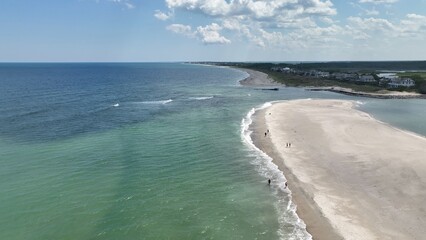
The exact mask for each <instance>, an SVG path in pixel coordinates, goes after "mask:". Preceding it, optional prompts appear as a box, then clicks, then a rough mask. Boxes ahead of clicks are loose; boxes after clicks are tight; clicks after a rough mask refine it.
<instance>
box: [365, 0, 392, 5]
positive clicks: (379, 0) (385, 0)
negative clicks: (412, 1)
mask: <svg viewBox="0 0 426 240" xmlns="http://www.w3.org/2000/svg"><path fill="white" fill-rule="evenodd" d="M359 2H360V3H374V4H383V3H387V4H389V3H396V2H398V0H359Z"/></svg>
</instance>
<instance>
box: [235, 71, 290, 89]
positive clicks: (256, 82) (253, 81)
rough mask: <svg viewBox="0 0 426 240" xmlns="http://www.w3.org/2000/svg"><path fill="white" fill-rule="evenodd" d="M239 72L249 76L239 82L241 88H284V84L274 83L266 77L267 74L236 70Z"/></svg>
mask: <svg viewBox="0 0 426 240" xmlns="http://www.w3.org/2000/svg"><path fill="white" fill-rule="evenodd" d="M238 69H239V70H241V71H244V72H246V73H248V74H249V76H248V77H247V78H245V79H243V80H241V81H240V84H241V85H243V86H259V87H267V86H285V85H284V84H281V83H277V82H274V80H273V79H272V78H270V77H269V76H268V74H266V73H263V72H259V71H254V70H251V69H246V68H238Z"/></svg>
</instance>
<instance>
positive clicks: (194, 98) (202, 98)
mask: <svg viewBox="0 0 426 240" xmlns="http://www.w3.org/2000/svg"><path fill="white" fill-rule="evenodd" d="M212 98H213V96H208V97H190V98H189V99H191V100H207V99H212Z"/></svg>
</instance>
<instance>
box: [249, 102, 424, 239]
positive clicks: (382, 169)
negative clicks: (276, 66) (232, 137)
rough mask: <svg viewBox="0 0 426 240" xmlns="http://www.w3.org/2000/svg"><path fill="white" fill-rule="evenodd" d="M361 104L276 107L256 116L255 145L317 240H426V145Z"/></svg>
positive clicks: (323, 103)
mask: <svg viewBox="0 0 426 240" xmlns="http://www.w3.org/2000/svg"><path fill="white" fill-rule="evenodd" d="M354 104H355V103H354V102H352V101H342V100H293V101H285V102H280V103H275V104H273V105H272V106H271V107H269V108H267V109H265V110H262V111H259V112H257V113H256V114H255V118H254V122H253V124H252V126H251V129H252V130H253V134H252V138H253V140H254V143H255V144H256V146H257V147H259V148H260V149H261V150H263V151H264V152H266V153H267V154H268V155H269V156H271V157H272V158H273V159H274V162H275V163H276V164H277V165H278V166H279V168H280V169H281V170H282V171H283V172H284V174H285V176H286V178H287V179H288V183H289V189H290V190H291V191H292V194H293V201H294V202H295V203H296V205H297V206H298V211H297V212H298V214H299V216H300V217H301V218H302V219H303V220H304V221H305V223H306V224H307V230H308V231H309V232H310V233H311V234H312V235H313V237H314V239H424V237H425V236H426V228H425V227H424V226H426V204H425V202H426V160H425V158H424V155H425V154H426V139H425V138H424V137H422V136H418V135H415V134H412V133H409V132H405V131H402V130H399V129H396V128H394V127H391V126H389V125H387V124H384V123H382V122H379V121H377V120H375V119H374V118H372V117H371V116H369V115H368V114H366V113H364V112H361V111H358V110H356V109H354V108H353V106H354ZM266 129H269V130H270V133H269V134H268V136H267V137H265V136H264V133H265V131H266ZM289 142H290V143H291V144H292V145H291V147H286V143H289Z"/></svg>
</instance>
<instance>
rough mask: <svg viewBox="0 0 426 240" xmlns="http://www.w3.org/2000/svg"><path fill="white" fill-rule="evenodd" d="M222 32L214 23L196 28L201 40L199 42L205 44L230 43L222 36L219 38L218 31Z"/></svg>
mask: <svg viewBox="0 0 426 240" xmlns="http://www.w3.org/2000/svg"><path fill="white" fill-rule="evenodd" d="M220 30H222V27H220V26H219V25H218V24H216V23H212V24H210V25H207V26H205V27H201V26H199V27H197V34H198V35H199V37H200V38H201V41H202V42H203V43H205V44H227V43H231V41H230V40H229V39H227V38H225V37H224V36H221V35H220V33H219V31H220Z"/></svg>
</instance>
